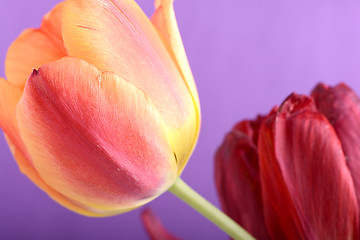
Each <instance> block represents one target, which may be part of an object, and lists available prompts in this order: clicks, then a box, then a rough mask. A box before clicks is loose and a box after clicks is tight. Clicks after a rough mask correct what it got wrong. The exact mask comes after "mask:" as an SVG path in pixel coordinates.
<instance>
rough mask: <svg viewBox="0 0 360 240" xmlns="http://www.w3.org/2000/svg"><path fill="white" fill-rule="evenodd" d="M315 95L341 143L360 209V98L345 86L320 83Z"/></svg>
mask: <svg viewBox="0 0 360 240" xmlns="http://www.w3.org/2000/svg"><path fill="white" fill-rule="evenodd" d="M311 96H312V97H313V98H314V100H315V102H316V107H317V108H318V110H319V112H321V113H322V114H324V115H325V117H326V118H327V119H328V120H329V122H330V123H331V125H332V126H333V127H334V129H335V131H336V133H337V135H338V137H339V139H340V141H341V144H342V148H343V151H344V154H345V157H346V163H347V165H348V167H349V169H350V172H351V175H352V178H353V181H354V186H355V190H356V193H357V202H358V206H360V173H359V169H360V148H359V146H360V99H359V97H358V96H357V95H356V94H355V93H354V92H353V91H352V90H351V89H350V88H349V87H348V86H346V85H345V84H339V85H337V86H336V87H328V86H326V85H324V84H318V85H317V86H316V87H315V89H314V90H313V92H312V94H311Z"/></svg>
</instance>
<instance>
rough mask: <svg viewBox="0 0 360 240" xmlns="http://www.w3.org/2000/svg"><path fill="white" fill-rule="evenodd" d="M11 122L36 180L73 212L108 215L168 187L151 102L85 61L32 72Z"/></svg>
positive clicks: (168, 159) (167, 156) (166, 155)
mask: <svg viewBox="0 0 360 240" xmlns="http://www.w3.org/2000/svg"><path fill="white" fill-rule="evenodd" d="M17 118H18V123H19V128H20V133H21V136H22V139H23V140H24V142H25V145H26V147H27V149H28V151H29V153H30V155H31V156H32V163H33V165H34V167H35V169H36V170H37V171H38V173H39V175H40V177H41V178H42V179H43V180H44V181H45V182H46V184H47V185H49V186H50V187H52V188H54V189H56V190H57V191H58V192H59V193H61V194H62V195H64V196H66V197H67V198H68V199H70V200H71V201H74V202H76V203H77V204H78V205H79V204H80V205H84V206H86V207H87V208H89V209H94V211H97V212H99V213H101V212H102V211H104V212H105V213H106V214H109V213H110V212H111V211H113V212H114V214H115V213H118V212H121V211H126V210H129V209H132V208H135V207H138V206H140V205H142V204H144V203H146V202H148V201H150V200H151V199H153V198H154V197H156V196H158V195H159V194H161V193H162V192H164V191H165V190H167V188H168V187H170V186H171V184H173V183H174V181H175V178H176V160H175V158H174V153H173V151H172V149H171V147H170V146H169V144H168V139H167V136H166V134H165V130H164V127H163V123H162V119H161V117H160V116H159V115H158V113H157V110H156V109H155V108H154V106H153V105H152V102H151V100H150V99H149V98H148V97H147V96H146V95H145V94H144V93H143V92H141V91H140V90H139V89H138V88H136V87H135V86H133V85H132V84H131V83H129V82H127V81H125V80H124V79H122V78H121V77H119V76H117V75H115V74H113V73H109V72H105V73H102V72H100V71H98V70H97V69H96V68H95V67H94V66H92V65H90V64H88V63H86V62H85V61H82V60H79V59H76V58H69V57H65V58H63V59H61V60H59V61H56V62H54V63H51V64H48V65H44V66H42V67H41V68H40V69H39V70H38V71H34V73H33V74H32V75H31V77H30V78H29V80H28V81H27V84H26V85H25V89H24V93H23V96H22V98H21V99H20V102H19V104H18V106H17Z"/></svg>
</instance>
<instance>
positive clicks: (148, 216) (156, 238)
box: [141, 208, 179, 240]
mask: <svg viewBox="0 0 360 240" xmlns="http://www.w3.org/2000/svg"><path fill="white" fill-rule="evenodd" d="M141 220H142V223H143V225H144V227H145V230H146V232H147V233H148V235H149V237H150V239H151V240H179V238H177V237H175V236H174V235H172V234H171V233H169V232H168V231H167V230H166V229H165V228H164V226H163V224H162V223H161V221H160V219H159V218H158V217H157V216H156V215H155V214H154V213H153V212H152V211H151V210H150V209H149V208H147V209H145V210H144V211H142V212H141Z"/></svg>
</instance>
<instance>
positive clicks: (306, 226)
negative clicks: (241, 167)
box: [259, 94, 359, 239]
mask: <svg viewBox="0 0 360 240" xmlns="http://www.w3.org/2000/svg"><path fill="white" fill-rule="evenodd" d="M259 154H260V169H261V171H260V172H261V186H262V194H263V204H264V212H265V221H266V224H267V228H268V231H269V234H270V236H271V238H273V239H358V237H359V235H358V231H359V229H358V226H359V219H358V206H357V202H356V196H355V189H354V184H353V182H352V179H351V175H350V172H349V170H348V168H347V166H346V163H345V156H344V154H343V152H342V149H341V144H340V141H339V139H338V138H337V136H336V133H335V131H334V129H333V128H332V127H331V125H330V124H329V122H328V121H327V120H326V118H325V117H324V116H323V115H322V114H320V113H319V112H317V110H316V107H315V103H314V101H313V100H312V99H311V98H308V97H306V96H302V95H296V94H292V95H290V96H289V97H288V99H287V100H286V101H285V102H284V103H283V104H282V106H281V107H280V109H279V112H278V113H277V114H272V115H271V117H269V119H268V120H266V121H265V122H264V124H263V125H262V127H261V129H260V137H259Z"/></svg>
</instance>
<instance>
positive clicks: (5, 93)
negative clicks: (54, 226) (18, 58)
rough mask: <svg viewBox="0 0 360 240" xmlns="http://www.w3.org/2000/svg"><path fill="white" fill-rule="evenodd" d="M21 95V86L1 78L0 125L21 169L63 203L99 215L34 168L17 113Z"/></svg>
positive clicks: (52, 196) (78, 210)
mask: <svg viewBox="0 0 360 240" xmlns="http://www.w3.org/2000/svg"><path fill="white" fill-rule="evenodd" d="M21 96H22V90H21V89H20V88H18V87H17V86H14V85H13V84H11V83H10V82H8V81H6V80H4V79H2V78H0V126H1V128H2V129H3V130H4V132H5V138H6V141H7V142H8V145H9V147H10V150H11V152H12V154H13V156H14V158H15V160H16V162H17V164H18V166H19V169H20V171H21V172H22V173H23V174H25V175H26V176H27V177H28V178H30V179H31V181H33V182H34V183H35V184H36V185H37V186H38V187H40V188H41V189H42V190H44V191H45V192H47V193H48V194H49V195H50V197H51V198H53V199H54V200H55V201H57V202H59V203H60V204H61V205H63V206H66V207H67V208H70V209H73V210H74V211H77V212H80V213H82V214H85V215H93V216H97V215H98V214H96V213H92V212H90V211H88V210H86V209H83V208H81V207H80V206H78V205H76V204H75V203H73V202H70V201H69V200H68V199H67V198H66V197H64V196H62V195H61V194H59V193H58V192H56V191H55V190H54V189H52V188H50V187H49V186H47V185H46V184H45V182H44V181H43V180H42V179H41V178H40V176H39V174H38V173H37V172H36V170H35V169H34V167H33V165H32V164H31V160H29V158H30V156H29V154H28V152H27V150H26V147H25V145H24V143H23V141H22V139H21V136H20V132H19V128H18V125H17V120H16V115H15V111H16V106H17V104H18V102H19V100H20V98H21ZM25 156H26V157H25Z"/></svg>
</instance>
